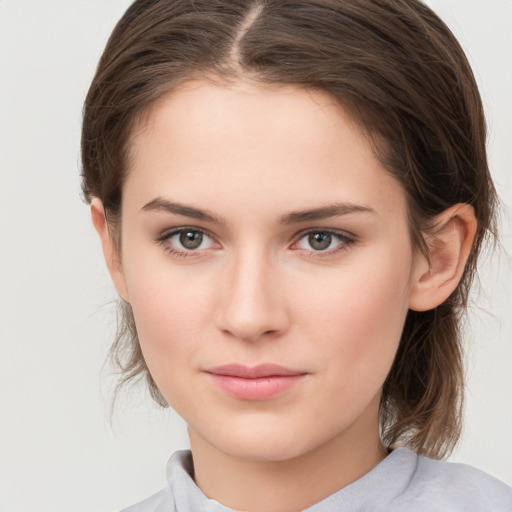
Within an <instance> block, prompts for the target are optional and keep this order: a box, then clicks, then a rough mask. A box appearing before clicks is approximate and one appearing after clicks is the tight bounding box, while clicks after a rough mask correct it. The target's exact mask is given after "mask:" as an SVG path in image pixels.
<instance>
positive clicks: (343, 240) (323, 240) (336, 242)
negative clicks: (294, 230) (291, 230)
mask: <svg viewBox="0 0 512 512" xmlns="http://www.w3.org/2000/svg"><path fill="white" fill-rule="evenodd" d="M353 243H354V240H353V239H352V238H349V237H348V236H347V235H345V234H343V233H340V232H338V231H333V230H316V231H309V232H307V233H304V234H303V235H302V236H301V237H300V238H299V240H298V241H297V242H296V244H295V245H296V248H297V249H302V250H306V251H313V252H327V253H333V252H337V251H338V250H341V249H346V248H348V246H350V245H351V244H353Z"/></svg>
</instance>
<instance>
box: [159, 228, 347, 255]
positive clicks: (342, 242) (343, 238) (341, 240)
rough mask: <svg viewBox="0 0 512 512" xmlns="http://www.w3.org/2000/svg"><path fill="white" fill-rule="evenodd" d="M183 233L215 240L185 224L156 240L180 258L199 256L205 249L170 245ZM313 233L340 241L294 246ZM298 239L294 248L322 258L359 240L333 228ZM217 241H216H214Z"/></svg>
mask: <svg viewBox="0 0 512 512" xmlns="http://www.w3.org/2000/svg"><path fill="white" fill-rule="evenodd" d="M183 233H196V234H201V235H203V236H207V237H208V238H210V239H211V240H213V236H212V235H210V234H209V233H208V232H207V231H205V230H204V229H201V228H198V227H192V226H190V227H189V226H183V227H179V228H175V229H171V230H167V231H164V232H163V233H162V234H161V235H160V236H159V237H158V238H157V239H156V241H157V242H158V243H159V244H160V245H161V246H162V247H163V249H164V252H166V253H168V254H171V255H172V256H176V257H178V258H190V257H197V256H199V253H200V252H202V251H203V250H205V249H200V250H178V249H175V248H173V247H171V246H170V245H168V243H169V240H170V239H171V238H172V237H173V236H176V235H181V234H183ZM313 234H322V235H329V236H331V237H333V238H335V239H336V240H337V241H338V245H337V246H336V247H335V248H334V249H330V250H315V249H313V248H311V249H301V248H300V247H294V246H297V245H298V244H299V243H300V241H301V240H302V239H304V238H305V237H307V236H310V235H313ZM294 238H295V239H296V241H295V242H293V244H292V245H291V246H290V248H291V249H292V250H303V251H305V252H306V254H307V255H308V257H310V258H322V257H327V256H332V255H334V254H338V253H339V252H342V251H346V250H348V249H349V248H350V247H351V246H352V245H354V244H355V243H356V242H357V238H356V237H354V236H353V235H347V234H346V233H345V232H341V231H337V230H333V229H308V230H307V231H302V232H301V233H299V234H298V235H296V236H295V237H294ZM213 243H215V242H213Z"/></svg>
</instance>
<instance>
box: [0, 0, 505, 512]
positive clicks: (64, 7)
mask: <svg viewBox="0 0 512 512" xmlns="http://www.w3.org/2000/svg"><path fill="white" fill-rule="evenodd" d="M128 4H129V1H128V0H72V1H70V0H46V1H39V0H0V343H1V345H0V347H1V348H0V511H1V512H7V511H9V512H43V511H52V512H75V511H76V512H78V511H84V512H85V511H87V512H91V511H109V510H117V509H119V508H121V507H123V506H126V505H129V504H131V503H134V502H136V501H138V500H140V499H142V498H144V497H146V496H148V495H149V494H151V493H153V492H154V491H156V490H158V489H159V488H161V487H162V486H163V485H164V483H165V480H164V467H165V462H166V460H167V458H168V455H169V454H170V453H171V452H172V451H174V450H175V449H177V448H180V447H184V446H186V443H187V441H186V434H185V430H184V427H183V424H182V422H181V420H180V419H179V418H178V417H177V416H176V415H174V414H172V413H169V412H163V413H162V412H160V411H159V410H157V409H156V408H155V407H154V406H152V405H151V403H150V400H149V399H148V397H147V396H145V393H144V392H135V393H133V396H131V397H130V396H126V395H123V397H122V404H121V407H120V409H119V410H118V412H117V413H116V415H115V416H114V420H113V423H112V425H111V424H110V423H109V403H110V389H111V380H109V377H108V375H109V372H108V370H105V369H103V370H102V364H103V360H104V358H105V355H106V353H107V349H108V346H109V343H110V341H111V339H112V335H113V331H114V324H115V315H114V308H113V307H112V305H111V302H112V299H113V298H114V293H113V291H112V287H111V285H110V283H109V280H108V277H107V274H106V271H105V269H104V264H103V261H102V256H101V253H100V247H99V244H98V242H97V240H96V238H95V234H94V233H93V230H92V228H91V226H90V223H89V216H88V209H87V207H86V206H85V205H84V204H83V203H82V202H81V200H80V197H79V178H78V175H79V138H80V118H81V107H82V103H83V99H84V97H85V94H86V91H87V88H88V85H89V82H90V80H91V78H92V75H93V71H94V68H95V65H96V62H97V60H98V58H99V56H100V53H101V51H102V49H103V46H104V44H105V42H106V38H107V36H108V34H109V32H110V31H111V29H112V28H113V26H114V24H115V22H116V21H117V19H118V18H119V17H120V16H121V14H122V12H124V10H125V8H126V7H127V6H128ZM430 4H431V5H432V6H433V7H434V8H435V9H436V10H437V12H439V14H441V16H442V17H443V18H444V19H445V21H446V22H447V23H448V24H449V25H450V27H451V28H452V30H453V31H454V32H455V34H456V35H457V36H458V37H459V39H460V41H461V42H462V44H463V46H464V47H465V49H466V50H467V52H468V55H469V57H470V60H471V62H472V64H473V66H474V69H475V73H476V75H477V79H478V81H479V83H480V85H481V89H482V93H483V96H484V102H485V106H486V108H487V113H488V121H489V126H490V138H489V149H490V161H491V168H492V172H493V174H494V176H495V180H496V183H497V186H498V188H499V191H500V194H501V196H502V199H503V201H504V202H505V203H506V207H505V209H504V212H505V214H504V216H503V220H504V223H503V232H502V242H503V248H502V249H501V250H500V251H499V253H498V256H497V257H493V258H492V259H488V261H487V264H486V266H485V268H484V269H483V272H482V281H483V290H482V291H481V292H480V293H479V294H478V295H475V296H474V297H473V302H474V303H473V306H472V315H471V323H472V328H471V330H470V332H469V334H468V340H467V346H468V393H467V411H466V416H467V417H466V429H465V434H464V438H463V440H462V443H461V445H460V447H459V449H458V450H457V451H456V453H455V454H454V455H453V456H452V460H457V461H464V462H468V463H470V464H473V465H476V466H478V467H480V468H482V469H484V470H486V471H488V472H490V473H491V474H493V475H495V476H497V477H499V478H501V479H502V480H505V481H506V482H508V483H509V484H512V399H511V395H512V346H511V345H512V344H511V340H512V322H511V318H512V314H511V313H512V308H511V302H512V300H511V299H512V271H511V267H512V264H511V263H510V256H509V255H510V254H512V236H511V225H510V218H509V217H507V215H508V213H507V212H509V211H510V209H511V206H512V168H511V167H512V2H511V1H510V0H487V1H485V2H483V1H481V0H464V1H462V0H458V1H456V0H432V1H431V2H430Z"/></svg>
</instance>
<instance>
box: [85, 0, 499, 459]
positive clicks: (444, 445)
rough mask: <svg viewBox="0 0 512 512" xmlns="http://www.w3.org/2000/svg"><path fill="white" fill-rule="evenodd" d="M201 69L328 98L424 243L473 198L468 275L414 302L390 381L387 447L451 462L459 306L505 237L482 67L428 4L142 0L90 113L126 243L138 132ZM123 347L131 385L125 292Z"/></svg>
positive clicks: (94, 190)
mask: <svg viewBox="0 0 512 512" xmlns="http://www.w3.org/2000/svg"><path fill="white" fill-rule="evenodd" d="M195 78H202V79H215V80H220V81H221V83H222V82H223V81H224V82H229V81H235V80H240V79H250V80H254V81H256V82H258V83H272V84H294V85H296V86H298V87H303V88H306V89H313V90H320V91H324V92H326V93H328V94H330V95H331V96H332V97H333V98H335V99H336V100H337V101H338V102H339V104H340V105H341V106H342V107H343V108H344V109H345V110H346V111H347V112H348V113H349V114H350V115H351V117H352V118H353V119H354V120H355V121H356V122H357V123H358V124H359V126H360V127H361V128H362V129H363V130H364V133H365V134H367V136H368V140H369V141H371V144H372V147H373V149H374V151H375V154H376V155H377V157H378V158H379V160H380V162H381V163H382V165H383V167H384V169H385V170H386V171H387V172H389V173H390V174H391V175H393V176H394V177H395V178H396V179H397V180H398V181H399V183H401V185H402V187H403V189H404V190H405V194H406V197H407V205H408V215H409V226H410V228H409V229H410V236H411V243H412V246H413V247H414V248H415V249H416V250H419V251H422V252H423V253H424V254H425V255H426V256H427V257H428V249H427V247H426V243H425V241H424V240H425V236H428V235H429V234H432V233H433V232H434V230H435V225H434V219H435V217H436V216H437V215H438V214H440V213H441V212H443V211H444V210H446V209H447V208H449V207H451V206H453V205H455V204H458V203H466V204H469V205H472V206H473V208H474V210H475V214H476V217H477V220H478V228H477V233H476V239H475V242H474V246H473V250H472V252H471V254H470V256H469V259H468V262H467V265H466V267H465V270H464V273H463V276H462V279H461V281H460V283H459V285H458V287H457V288H456V290H455V291H454V292H453V293H452V294H451V296H450V297H449V298H448V299H447V300H446V301H445V302H444V303H442V304H441V305H439V306H438V307H437V308H435V309H433V310H430V311H424V312H416V311H409V312H408V315H407V318H406V322H405V326H404V329H403V333H402V337H401V340H400V345H399V349H398V352H397V354H396V358H395V360H394V363H393V365H392V368H391V371H390V373H389V375H388V377H387V379H386V381H385V383H384V387H383V393H382V400H381V407H380V425H381V437H382V440H383V443H385V444H386V445H387V446H391V445H393V444H397V443H401V444H406V445H407V446H409V447H410V448H411V449H413V450H415V451H417V452H418V453H422V454H426V455H429V456H431V457H435V458H441V457H443V456H445V455H447V454H448V453H449V452H450V451H451V449H452V448H453V447H454V446H455V444H456V442H457V440H458V438H459V436H460V430H461V407H462V394H463V345H462V340H461V332H460V331H461V316H462V314H463V313H464V311H465V309H466V306H467V301H468V291H469V288H470V285H471V282H472V281H473V279H474V276H475V272H476V262H477V257H478V254H479V252H480V249H481V246H482V243H483V242H484V241H485V239H486V238H487V237H488V235H489V234H492V233H494V228H495V215H494V211H495V206H496V202H497V199H496V193H495V190H494V187H493V184H492V181H491V178H490V175H489V170H488V165H487V156H486V126H485V118H484V114H483V108H482V103H481V99H480V96H479V92H478V88H477V85H476V82H475V79H474V76H473V73H472V71H471V68H470V65H469V63H468V61H467V59H466V57H465V55H464V52H463V50H462V49H461V47H460V45H459V43H458V42H457V40H456V39H455V37H454V36H453V34H452V33H451V32H450V30H449V29H448V28H447V27H446V25H445V24H444V23H443V22H442V21H441V20H440V19H439V18H438V17H437V15H436V14H434V13H433V12H432V11H431V10H430V9H429V8H428V7H427V6H425V5H424V4H423V3H421V2H420V1H417V0H351V1H344V0H229V1H228V0H137V1H135V2H134V3H133V4H132V5H131V6H130V7H129V8H128V10H127V11H126V13H125V14H124V16H123V17H122V19H121V20H120V21H119V23H118V24H117V26H116V27H115V29H114V31H113V33H112V35H111V37H110V39H109V41H108V43H107V45H106V48H105V51H104V53H103V55H102V57H101V60H100V62H99V65H98V68H97V71H96V75H95V77H94V79H93V82H92V84H91V87H90V89H89V92H88V95H87V98H86V101H85V106H84V117H83V132H82V163H83V172H82V177H83V182H82V186H83V192H84V195H85V197H86V199H87V200H88V201H90V200H91V199H92V198H93V197H97V198H99V199H101V201H102V202H103V205H104V207H105V212H106V218H107V221H108V225H109V229H110V230H111V234H112V236H113V237H114V239H115V241H116V244H117V248H118V250H119V252H120V243H119V237H120V229H119V222H120V220H121V216H120V212H121V203H122V191H123V183H124V180H125V178H126V174H127V172H129V149H130V135H131V134H132V132H133V130H134V128H135V127H136V126H138V124H140V123H141V122H143V120H144V116H145V115H147V114H148V112H149V111H150V109H151V107H152V106H154V105H155V102H157V101H158V100H159V99H160V98H162V97H163V96H165V95H166V94H167V93H169V92H170V91H173V90H176V88H177V87H179V86H180V84H183V83H184V82H186V81H189V80H191V79H195ZM120 315H121V316H120V318H119V319H118V333H117V337H116V340H115V342H114V344H113V345H112V348H111V357H112V359H113V361H114V362H115V363H116V365H117V366H118V367H119V369H120V370H121V380H120V385H121V384H124V383H126V382H128V381H131V380H132V379H134V378H141V377H142V378H145V380H146V382H147V384H148V386H149V391H150V393H151V395H152V397H153V398H154V399H155V401H156V402H157V403H159V404H160V405H162V406H167V403H166V401H165V399H164V397H163V396H162V395H161V393H160V391H159V390H158V388H157V387H156V385H155V382H154V381H153V379H152V377H151V374H150V373H149V370H148V368H147V366H146V363H145V361H144V358H143V355H142V352H141V350H140V346H139V340H138V337H137V329H136V325H135V322H134V317H133V314H132V310H131V307H130V305H129V304H126V303H124V302H121V304H120Z"/></svg>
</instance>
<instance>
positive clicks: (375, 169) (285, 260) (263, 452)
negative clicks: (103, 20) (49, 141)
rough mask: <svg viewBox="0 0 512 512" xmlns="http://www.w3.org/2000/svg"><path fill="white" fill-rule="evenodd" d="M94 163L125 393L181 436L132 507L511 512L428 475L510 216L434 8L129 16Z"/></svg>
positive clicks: (91, 100)
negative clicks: (493, 252)
mask: <svg viewBox="0 0 512 512" xmlns="http://www.w3.org/2000/svg"><path fill="white" fill-rule="evenodd" d="M82 155H83V177H84V181H83V186H84V192H85V195H86V197H87V198H88V200H89V201H90V202H91V211H92V218H93V223H94V226H95V228H96V230H97V232H98V234H99V236H100V239H101V241H102V245H103V250H104V254H105V259H106V262H107V266H108V268H109V271H110V273H111V276H112V279H113V282H114V284H115V286H116V289H117V290H118V292H119V294H120V296H121V299H122V308H123V313H124V323H123V324H122V325H121V329H120V332H119V335H118V338H117V341H116V344H115V345H114V347H113V349H114V352H115V353H116V354H121V356H122V355H124V356H125V357H124V359H123V358H122V357H120V364H121V366H122V368H123V371H124V372H125V373H124V381H127V380H130V379H132V378H134V377H137V376H144V377H145V378H146V381H147V383H148V385H149V389H150V391H151V393H152V396H153V397H154V398H155V400H156V401H157V402H158V403H160V404H162V405H164V406H166V405H169V406H171V407H173V408H174V409H175V410H176V411H177V412H178V413H179V414H180V415H182V417H183V418H184V419H185V421H186V422H187V424H188V428H189V436H190V442H191V453H190V452H181V453H178V454H176V455H175V456H173V457H172V458H171V460H170V462H169V466H168V479H169V486H168V487H167V488H165V489H164V490H162V491H161V492H160V493H158V494H156V495H155V496H153V497H151V498H149V499H148V500H146V501H145V502H143V503H141V504H139V505H136V506H135V507H134V508H133V510H144V511H146V510H148V511H149V510H178V511H180V510H212V511H216V510H219V511H220V510H231V509H237V510H258V511H261V510H269V511H270V510H275V511H289V510H290V511H291V510H303V509H308V510H406V509H407V510H409V509H411V508H412V509H415V510H457V509H460V510H509V509H512V491H511V490H510V489H509V488H508V487H507V486H505V485H504V484H501V483H500V482H497V481H496V480H494V479H492V478H491V477H490V476H488V475H485V474H484V473H482V472H479V471H478V470H475V469H472V468H469V467H466V466H456V465H449V464H446V463H441V462H436V461H434V460H432V459H436V458H440V457H442V456H444V455H446V454H447V453H449V451H450V450H451V449H452V447H453V446H454V444H455V443H456V441H457V438H458V435H459V432H460V407H461V403H462V402H461V396H462V367H461V350H462V348H461V343H462V341H461V339H460V333H459V325H460V315H461V313H462V312H463V310H464V308H465V305H466V302H467V294H468V290H469V287H470V284H471V281H472V278H473V275H474V272H475V268H476V261H477V257H478V253H479V250H480V247H481V245H482V243H483V241H484V240H485V238H486V236H487V235H488V234H489V233H492V232H494V208H495V202H496V199H495V191H494V187H493V185H492V181H491V178H490V176H489V172H488V168H487V162H486V151H485V124H484V117H483V111H482V106H481V102H480V98H479V95H478V90H477V87H476V84H475V81H474V78H473V75H472V73H471V70H470V67H469V65H468V63H467V60H466V58H465V56H464V54H463V52H462V50H461V49H460V47H459V45H458V43H457V42H456V40H455V39H454V37H453V35H452V34H451V33H450V32H449V30H448V29H447V28H446V27H445V26H444V24H443V23H442V22H441V21H440V20H439V19H438V18H437V17H436V16H435V14H433V13H432V11H430V10H429V9H428V8H427V7H425V6H424V5H423V4H421V3H419V2H411V1H405V0H402V1H397V0H386V1H372V2H368V1H363V0H361V1H354V2H343V1H325V0H324V1H320V0H317V1H294V2H283V1H275V2H271V1H268V2H260V1H250V2H248V1H240V2H232V1H231V2H225V1H218V2H216V1H214V2H212V1H194V2H192V1H190V0H189V1H185V0H182V1H174V2H168V1H163V0H154V1H149V2H148V1H136V2H135V3H134V4H132V6H131V7H130V8H129V9H128V11H127V13H126V14H125V16H124V17H123V18H122V20H121V21H120V22H119V24H118V25H117V27H116V29H115V30H114V32H113V34H112V36H111V38H110V40H109V43H108V44H107V47H106V49H105V52H104V54H103V57H102V59H101V61H100V63H99V67H98V71H97V74H96V76H95V78H94V80H93V83H92V85H91V89H90V91H89V94H88V96H87V100H86V105H85V111H84V123H83V138H82ZM401 445H405V446H406V447H407V448H405V447H402V448H399V446H401ZM428 457H430V458H428Z"/></svg>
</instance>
